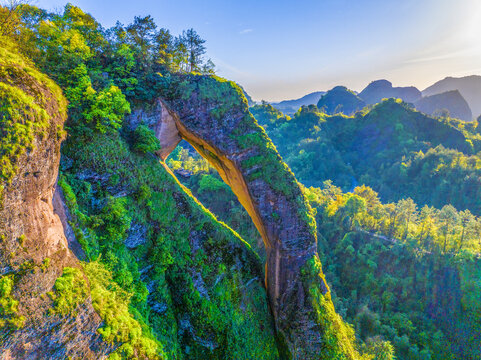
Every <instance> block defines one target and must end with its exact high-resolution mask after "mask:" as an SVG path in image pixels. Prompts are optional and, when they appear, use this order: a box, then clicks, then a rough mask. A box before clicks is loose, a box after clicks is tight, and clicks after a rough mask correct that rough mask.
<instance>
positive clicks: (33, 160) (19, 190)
mask: <svg viewBox="0 0 481 360" xmlns="http://www.w3.org/2000/svg"><path fill="white" fill-rule="evenodd" d="M0 44H1V49H0V119H1V120H0V165H1V172H0V358H1V359H41V358H66V357H67V356H74V357H82V358H93V357H96V358H102V357H103V356H104V355H105V354H107V353H108V352H109V350H110V348H111V346H110V345H108V344H107V343H105V342H103V341H102V340H101V337H100V335H99V334H98V333H97V332H96V330H97V328H98V327H99V326H100V325H101V319H100V317H99V316H98V315H97V313H95V311H94V309H93V307H92V303H91V300H90V297H89V296H87V294H86V293H84V295H85V296H84V297H79V299H77V305H78V306H77V313H76V316H71V315H69V316H65V314H62V311H58V309H57V308H56V305H55V304H56V303H55V301H54V300H53V299H52V297H53V294H54V293H53V292H51V291H53V290H54V285H55V283H56V280H57V279H58V278H59V277H60V276H61V275H62V273H65V269H70V270H67V272H68V271H71V272H72V273H75V274H80V275H78V277H77V280H78V281H79V282H80V283H82V284H84V285H86V281H85V279H84V276H83V273H82V272H81V270H80V265H79V263H78V261H77V259H76V257H75V256H74V255H73V254H72V253H71V252H70V251H69V249H68V243H67V240H66V238H65V236H64V230H63V227H62V223H61V221H60V219H59V217H58V216H57V215H56V214H54V210H53V206H52V197H53V193H54V186H55V182H56V179H57V174H58V164H59V160H60V142H61V140H62V138H63V134H64V133H63V123H64V121H65V118H66V101H65V99H64V98H63V96H62V94H61V91H60V89H59V88H58V87H57V86H56V85H55V84H54V83H53V82H52V81H50V80H49V79H48V78H47V77H46V76H44V75H43V74H41V73H39V72H38V71H37V70H36V69H35V68H34V67H33V66H32V65H31V64H29V63H28V62H27V61H26V60H25V59H23V58H22V57H20V56H19V55H17V54H16V53H15V51H14V50H12V51H10V50H7V48H10V46H9V45H8V44H5V43H2V42H1V39H0ZM48 294H52V296H47V295H48ZM58 299H59V298H57V300H58ZM94 354H95V355H94Z"/></svg>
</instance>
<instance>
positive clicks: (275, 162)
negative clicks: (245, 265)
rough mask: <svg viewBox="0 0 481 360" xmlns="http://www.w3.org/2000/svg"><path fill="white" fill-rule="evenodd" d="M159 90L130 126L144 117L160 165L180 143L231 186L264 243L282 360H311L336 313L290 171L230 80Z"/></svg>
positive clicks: (186, 79) (187, 81)
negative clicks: (156, 144) (185, 143)
mask: <svg viewBox="0 0 481 360" xmlns="http://www.w3.org/2000/svg"><path fill="white" fill-rule="evenodd" d="M166 93H167V94H169V95H167V96H162V97H161V98H159V99H158V103H157V108H156V109H155V110H154V114H149V115H147V114H143V113H141V114H139V113H137V114H135V113H134V114H133V116H132V121H133V122H134V123H135V122H137V123H139V122H140V121H144V122H145V120H146V119H147V120H148V121H147V122H148V125H149V126H150V127H151V128H153V129H154V131H155V133H156V135H157V137H158V138H159V140H160V142H161V146H162V149H161V150H160V151H159V152H158V153H157V155H158V156H159V157H160V158H161V159H162V160H165V159H166V157H167V156H168V155H169V153H170V152H171V151H172V150H173V149H174V148H175V147H176V146H177V144H178V143H179V141H180V140H181V138H183V139H185V140H187V141H188V142H189V143H190V144H191V145H192V146H193V147H194V148H195V149H196V150H197V151H198V152H199V153H200V154H201V155H202V156H203V157H204V158H206V159H207V160H208V161H209V162H210V163H211V164H212V165H213V166H214V167H215V168H216V169H217V171H218V172H219V174H220V175H221V177H222V178H223V180H224V181H225V182H226V183H227V184H228V185H229V186H230V187H231V188H232V190H233V192H234V193H235V194H236V196H237V197H238V199H239V201H240V202H241V204H242V205H243V206H244V207H245V209H246V210H247V212H248V213H249V215H250V217H251V218H252V220H253V222H254V224H255V226H256V227H257V229H258V231H259V233H260V234H261V236H262V238H263V240H264V244H265V248H266V253H267V263H266V279H265V283H266V289H267V293H268V297H269V302H270V307H271V310H272V312H273V315H274V319H275V322H276V329H277V332H278V334H279V339H280V340H281V342H282V343H284V345H285V346H286V347H287V351H288V354H290V355H289V357H294V358H299V359H301V358H302V359H310V358H319V355H320V354H322V352H323V349H324V348H325V347H326V346H327V345H326V336H327V334H326V333H327V332H328V331H329V330H326V328H325V324H322V321H330V320H329V319H328V318H327V317H326V316H327V315H326V314H323V313H324V312H326V311H325V310H326V307H328V308H329V310H330V311H331V310H332V311H331V312H332V314H334V316H335V317H337V318H338V316H337V314H335V312H334V308H333V306H332V302H331V301H330V294H329V289H328V286H327V284H326V282H325V280H324V277H323V274H322V270H321V267H320V262H319V259H318V255H317V238H316V225H315V220H314V218H313V216H312V215H311V210H310V207H309V205H308V204H307V202H306V200H305V198H304V195H303V193H302V191H301V188H300V185H299V184H298V183H297V181H296V179H295V177H294V174H293V173H292V172H291V171H290V170H289V168H288V167H287V165H285V163H284V162H283V161H282V159H281V157H280V156H279V154H278V153H277V150H276V149H275V147H274V145H273V144H272V142H271V141H270V140H269V138H268V137H267V135H266V133H265V132H264V130H263V129H262V128H261V127H260V126H259V125H258V124H257V122H256V120H255V119H254V117H253V116H252V114H251V113H250V112H249V109H248V105H247V101H246V100H245V98H244V96H243V95H242V92H241V90H240V89H239V88H238V87H237V86H236V85H235V84H234V83H232V82H228V81H225V80H223V79H219V78H216V77H206V76H195V75H189V76H181V77H178V78H175V79H174V80H172V82H171V83H170V84H169V88H168V91H166ZM318 297H321V298H322V300H323V301H324V302H325V303H322V304H320V303H319V299H318ZM337 318H336V319H337ZM339 321H342V320H339ZM336 336H338V335H334V337H336ZM338 340H339V339H338ZM340 342H342V341H341V340H339V341H337V343H340ZM347 342H348V341H347ZM337 345H339V344H337ZM347 347H349V348H350V347H352V344H350V343H349V345H348V346H347ZM351 350H352V349H349V351H344V353H350V352H351ZM340 352H341V353H342V352H343V351H340ZM321 358H322V357H321ZM345 358H350V357H349V355H346V356H345Z"/></svg>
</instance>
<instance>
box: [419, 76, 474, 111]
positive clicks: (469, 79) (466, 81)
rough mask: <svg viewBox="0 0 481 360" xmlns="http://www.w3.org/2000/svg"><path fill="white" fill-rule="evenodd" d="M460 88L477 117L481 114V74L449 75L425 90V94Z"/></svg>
mask: <svg viewBox="0 0 481 360" xmlns="http://www.w3.org/2000/svg"><path fill="white" fill-rule="evenodd" d="M450 90H458V91H459V92H460V93H461V95H462V96H463V97H464V99H466V101H467V103H468V104H469V107H470V108H471V110H472V112H473V116H474V117H475V118H477V117H479V116H480V115H481V76H479V75H471V76H464V77H460V78H455V77H447V78H445V79H443V80H440V81H438V82H437V83H435V84H434V85H431V86H430V87H428V88H427V89H425V90H423V96H430V95H434V94H439V93H443V92H446V91H450Z"/></svg>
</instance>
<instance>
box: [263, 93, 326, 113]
mask: <svg viewBox="0 0 481 360" xmlns="http://www.w3.org/2000/svg"><path fill="white" fill-rule="evenodd" d="M325 93H326V92H325V91H316V92H313V93H310V94H307V95H305V96H303V97H301V98H299V99H293V100H284V101H281V102H278V103H272V104H271V105H272V106H274V107H275V108H276V109H277V110H279V111H282V112H283V113H284V114H287V115H292V114H294V113H295V112H296V111H297V110H299V108H300V107H301V106H303V105H312V104H317V102H318V101H319V99H320V98H321V96H322V95H324V94H325Z"/></svg>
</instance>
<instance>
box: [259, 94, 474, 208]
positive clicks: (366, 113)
mask: <svg viewBox="0 0 481 360" xmlns="http://www.w3.org/2000/svg"><path fill="white" fill-rule="evenodd" d="M251 111H252V113H253V114H254V115H255V116H256V118H257V120H258V121H259V123H261V124H262V125H263V126H264V127H265V129H266V131H267V133H268V134H269V136H270V137H271V138H272V139H273V141H274V143H275V144H276V145H277V148H278V150H279V152H280V154H281V155H282V156H283V158H284V159H286V162H287V163H288V164H289V166H290V167H291V168H292V170H293V171H294V173H295V174H296V175H297V177H298V178H299V179H300V180H301V181H302V182H303V183H304V184H305V185H307V186H320V185H321V184H322V183H323V182H324V181H325V180H332V181H333V183H334V184H335V185H337V186H340V187H341V188H342V189H343V190H344V191H349V190H352V189H353V188H354V187H355V186H356V185H357V184H366V185H368V186H370V187H372V188H373V189H374V190H376V191H377V192H378V193H379V194H380V196H381V198H382V199H383V201H386V202H388V201H397V200H400V199H402V198H405V197H411V198H412V199H413V200H415V201H416V202H417V203H418V204H419V205H430V206H435V207H438V208H441V207H443V206H444V205H449V204H451V205H453V206H454V207H456V208H457V209H460V210H464V209H469V210H470V211H471V212H472V213H474V214H477V215H479V214H481V203H480V202H479V201H477V199H479V196H480V195H481V194H480V191H481V190H480V189H481V187H480V186H479V185H480V184H481V177H480V176H481V172H480V171H481V162H480V161H481V157H480V155H479V152H480V151H481V134H480V133H479V128H478V123H477V122H476V121H475V122H463V121H460V120H457V119H451V118H446V117H440V118H433V117H429V116H427V115H425V114H423V113H420V112H418V111H416V110H414V109H413V108H411V106H410V105H409V104H407V103H403V102H401V101H399V100H398V101H395V100H394V99H389V100H385V101H383V102H381V103H379V104H377V105H374V106H373V107H366V108H364V109H363V110H362V111H359V112H357V113H356V114H354V115H353V116H346V115H342V114H341V115H332V116H330V115H326V114H325V113H323V112H322V111H320V110H319V109H318V108H317V107H316V106H315V105H310V106H308V107H302V108H300V109H299V111H298V112H297V113H296V114H295V115H294V116H293V117H292V118H290V117H287V116H284V115H283V114H282V113H280V112H279V111H277V110H275V109H274V108H272V106H270V105H269V104H261V105H256V106H254V107H253V108H251ZM427 189H429V190H428V191H427Z"/></svg>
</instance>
